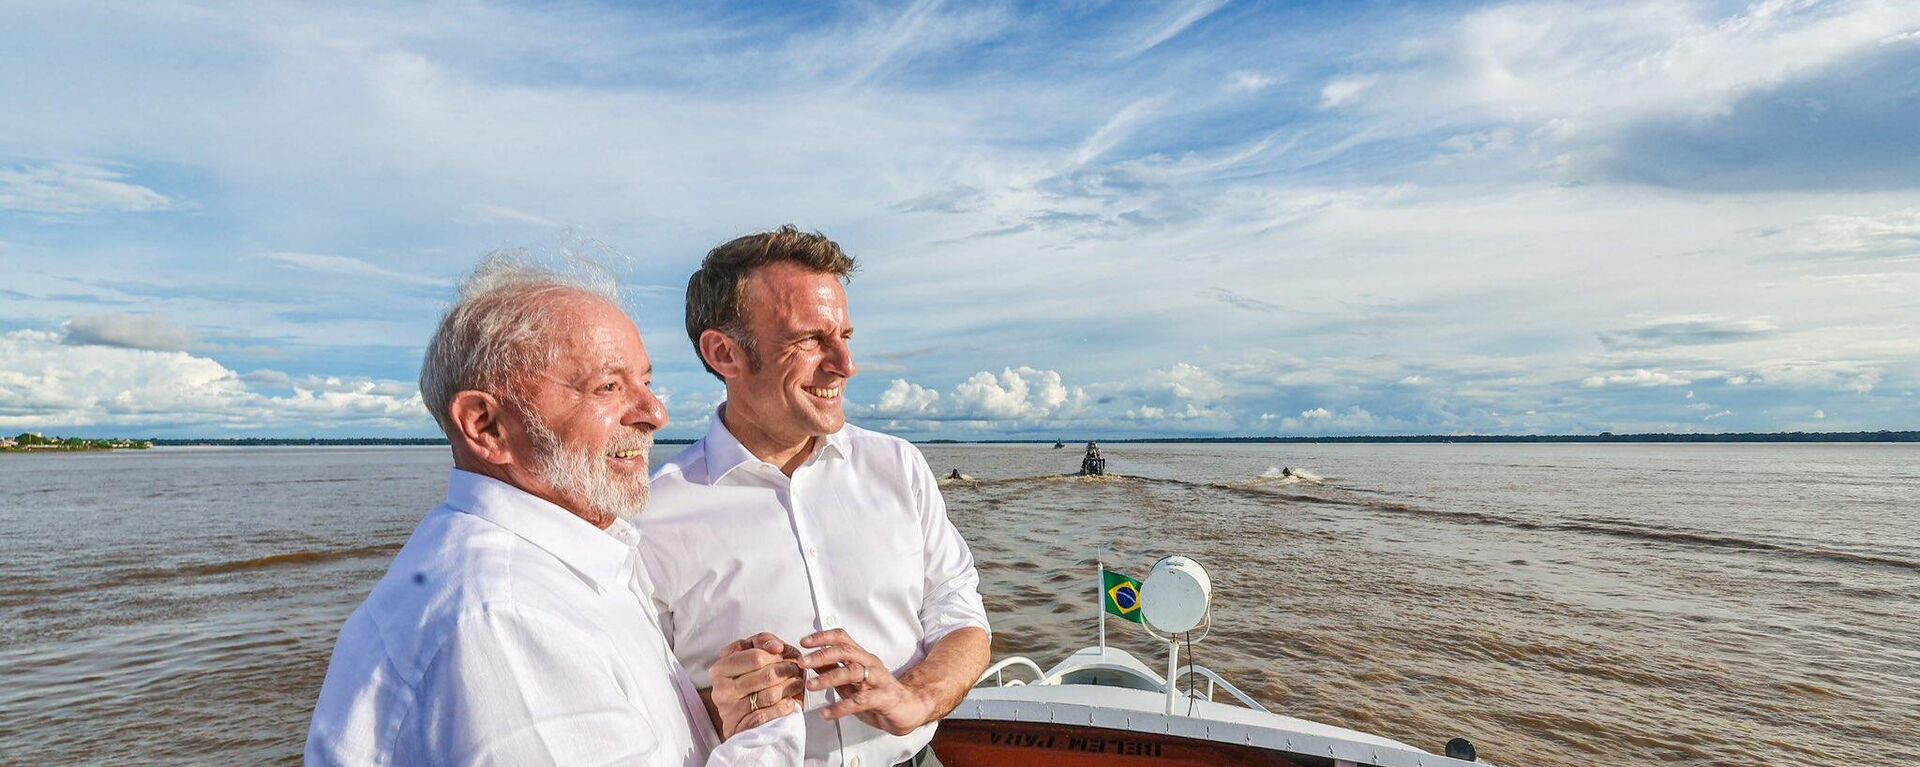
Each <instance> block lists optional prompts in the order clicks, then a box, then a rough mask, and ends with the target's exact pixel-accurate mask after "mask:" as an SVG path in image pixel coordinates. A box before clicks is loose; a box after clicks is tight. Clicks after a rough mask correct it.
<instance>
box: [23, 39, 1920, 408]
mask: <svg viewBox="0 0 1920 767" xmlns="http://www.w3.org/2000/svg"><path fill="white" fill-rule="evenodd" d="M0 6H5V7H0V14H4V16H5V17H6V18H7V19H8V23H7V24H6V25H5V27H4V28H0V430H12V429H28V428H32V429H39V430H43V431H48V432H52V433H65V434H133V435H159V436H185V435H198V436H225V435H237V436H246V435H260V436H306V435H316V436H357V435H369V436H387V435H430V434H432V433H433V431H434V430H433V425H432V421H431V420H430V419H429V417H428V416H427V415H426V413H425V412H424V411H423V410H422V409H421V407H420V404H419V400H418V396H417V393H416V390H415V386H414V383H413V381H414V377H415V374H416V371H417V368H418V360H419V355H420V351H421V348H422V347H423V346H424V344H425V341H426V339H427V336H428V334H429V333H431V331H432V326H433V323H434V321H435V319H436V318H437V316H438V313H439V312H440V311H441V310H442V309H443V308H444V306H445V304H446V302H447V301H448V300H449V299H450V297H451V294H452V285H453V283H454V282H455V281H456V280H457V279H458V277H459V276H460V275H461V274H462V273H463V272H464V271H466V270H467V269H469V268H471V267H472V266H473V265H474V264H475V263H476V262H477V260H478V259H479V257H480V256H481V255H483V254H484V253H485V252H487V251H489V250H491V249H493V248H497V247H502V246H531V247H535V248H541V249H553V248H557V247H560V246H562V245H567V244H570V246H571V247H574V248H584V249H586V250H590V251H592V252H595V253H598V254H599V257H600V258H602V259H604V260H606V261H608V262H609V263H612V264H615V265H616V266H617V267H618V268H619V269H620V271H621V273H622V275H623V281H624V282H625V284H626V288H627V296H628V298H629V306H630V310H631V313H632V314H633V316H634V318H635V319H636V321H638V322H639V324H640V326H641V329H642V332H643V334H644V335H645V337H646V339H647V343H648V347H649V350H650V351H651V352H652V354H653V357H654V359H655V362H656V364H657V365H658V368H659V375H658V381H659V384H660V386H661V388H662V389H664V390H665V391H666V392H667V393H668V395H669V403H670V407H671V412H672V418H673V424H672V426H671V427H670V428H669V434H670V435H672V436H691V435H694V434H697V433H698V432H699V431H700V430H702V429H704V427H705V423H706V418H707V417H708V415H709V413H710V412H711V409H712V407H713V405H714V403H715V402H716V401H717V400H718V399H719V397H720V387H719V385H718V383H717V382H715V381H714V380H712V379H711V378H710V377H707V376H706V375H705V374H704V373H703V372H702V371H701V370H700V367H699V364H698V362H697V361H696V360H695V359H694V357H693V352H692V349H691V347H690V346H689V344H688V343H687V341H686V339H685V336H684V334H683V333H682V332H681V330H680V316H681V315H680V313H681V309H682V307H681V302H680V291H681V289H682V286H684V284H685V278H686V275H687V274H688V273H689V272H691V270H692V269H693V268H694V266H695V265H696V264H697V262H698V260H699V258H700V257H701V255H703V254H704V252H705V251H706V250H707V249H708V248H710V247H712V246H713V245H714V244H716V243H718V242H720V241H723V240H725V239H727V238H730V237H733V236H736V235H738V234H742V233H746V232H750V231H758V230H762V229H767V228H771V227H774V226H778V225H780V224H784V223H793V224H796V225H798V226H801V227H803V228H807V229H817V230H820V231H823V232H825V233H827V234H828V235H829V236H832V237H834V238H835V239H837V240H839V241H840V242H841V243H842V244H843V245H844V246H845V247H846V248H847V249H848V250H849V251H850V252H852V253H853V254H854V255H855V256H857V257H858V258H859V259H860V261H861V264H862V269H861V271H860V273H859V274H858V275H856V277H855V279H854V281H853V283H852V285H851V286H850V288H849V294H850V300H851V303H852V310H853V316H854V320H855V323H856V324H857V325H858V326H859V328H860V336H859V341H858V345H857V346H856V347H855V351H856V355H857V358H858V360H859V361H860V363H861V367H862V372H861V374H860V375H859V376H858V377H857V378H855V379H854V380H853V382H852V383H851V384H850V386H849V398H850V403H849V404H850V409H851V410H852V412H853V416H854V418H855V420H856V421H857V422H860V423H864V424H866V425H869V426H873V427H877V428H882V429H886V430H891V431H894V432H897V433H901V434H904V435H908V436H913V437H916V438H942V437H946V438H970V437H1015V436H1026V437H1040V438H1052V437H1054V436H1056V435H1058V436H1063V437H1068V438H1076V437H1080V438H1085V437H1136V436H1156V435H1165V436H1204V435H1267V434H1273V435H1312V434H1396V433H1466V432H1476V433H1502V434H1504V433H1590V432H1597V431H1602V430H1611V431H1616V432H1627V431H1772V430H1802V429H1804V430H1852V429H1881V428H1893V429H1912V428H1920V398H1916V396H1915V391H1916V389H1920V340H1916V335H1917V334H1916V333H1915V332H1914V330H1913V329H1914V328H1915V327H1920V130H1915V129H1914V126H1916V125H1920V74H1917V73H1920V5H1915V4H1913V3H1902V2H1885V3H1876V2H1761V3H1752V4H1741V3H1684V2H1664V3H1641V2H1622V3H1606V4H1588V3H1491V4H1485V3H1406V4H1392V3H1302V4H1278V3H1262V4H1255V3H1234V2H1217V1H1209V2H1175V3H1164V4H1148V3H1141V4H1133V3H1102V2H1061V3H1054V4H1000V3H988V4H951V3H937V2H915V3H912V4H881V5H866V4H836V5H821V6H811V7H807V8H802V9H795V8H792V7H789V6H788V5H786V4H771V3H770V4H764V5H753V4H733V5H711V6H708V5H702V4H696V5H694V6H693V7H684V6H680V5H660V6H647V5H629V4H599V3H537V4H514V3H491V2H479V1H471V2H460V3H447V4H435V3H419V4H404V5H393V4H384V3H383V4H367V5H359V4H353V3H313V4H241V5H238V6H235V5H220V6H201V5H195V4H190V3H165V2H162V3H131V2H129V3H85V2H74V3H60V4H44V3H42V4H21V5H19V6H17V7H14V6H12V4H8V3H0Z"/></svg>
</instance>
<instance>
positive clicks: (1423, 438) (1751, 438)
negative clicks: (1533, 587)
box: [152, 431, 1920, 447]
mask: <svg viewBox="0 0 1920 767" xmlns="http://www.w3.org/2000/svg"><path fill="white" fill-rule="evenodd" d="M1053 441H1054V440H1051V439H958V440H957V439H929V440H915V443H916V444H922V445H1044V444H1048V443H1051V442H1053ZM1086 441H1087V440H1086V439H1084V438H1076V439H1073V440H1067V442H1068V445H1069V446H1077V445H1080V444H1084V443H1085V442H1086ZM1093 441H1094V442H1105V443H1110V444H1148V443H1163V444H1444V443H1465V444H1508V443H1511V444H1528V443H1611V442H1628V443H1632V442H1654V443H1658V442H1676V443H1688V442H1700V443H1732V442H1816V443H1817V442H1920V431H1830V432H1802V431H1789V432H1742V433H1726V434H1670V433H1656V434H1610V433H1601V434H1416V435H1407V436H1385V435H1357V436H1341V437H1131V438H1124V439H1100V438H1096V439H1094V440H1093ZM152 442H153V444H154V446H155V447H378V446H445V445H446V444H447V441H446V440H445V439H441V438H438V437H392V438H381V437H365V438H355V437H347V438H298V437H241V438H221V439H190V438H179V439H154V440H152ZM655 442H656V443H658V444H662V445H690V444H693V442H694V440H691V439H660V440H655Z"/></svg>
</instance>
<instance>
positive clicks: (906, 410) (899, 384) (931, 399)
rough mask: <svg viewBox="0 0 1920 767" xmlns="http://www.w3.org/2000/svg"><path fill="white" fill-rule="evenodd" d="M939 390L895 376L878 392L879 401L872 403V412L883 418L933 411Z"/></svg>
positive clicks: (905, 416)
mask: <svg viewBox="0 0 1920 767" xmlns="http://www.w3.org/2000/svg"><path fill="white" fill-rule="evenodd" d="M939 399H940V392H937V391H934V390H932V389H929V388H926V387H924V386H920V385H919V384H914V383H909V382H907V381H906V380H904V379H899V378H895V379H893V383H891V384H888V385H887V390H886V391H884V392H881V393H880V401H879V402H877V403H874V406H873V410H872V413H873V414H874V415H877V416H880V417H883V418H915V417H924V416H927V415H931V414H932V413H933V406H934V403H935V402H938V401H939Z"/></svg>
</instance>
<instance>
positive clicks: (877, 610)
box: [638, 406, 988, 767]
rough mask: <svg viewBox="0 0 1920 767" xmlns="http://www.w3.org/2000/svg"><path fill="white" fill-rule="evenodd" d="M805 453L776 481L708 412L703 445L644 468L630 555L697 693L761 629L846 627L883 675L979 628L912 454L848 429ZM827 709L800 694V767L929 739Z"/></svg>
mask: <svg viewBox="0 0 1920 767" xmlns="http://www.w3.org/2000/svg"><path fill="white" fill-rule="evenodd" d="M723 407H724V406H723ZM816 442H817V447H816V448H815V450H814V453H813V455H811V456H810V457H808V459H807V461H806V462H805V463H803V464H801V465H800V467H799V468H797V469H795V470H794V472H793V477H792V478H791V479H789V478H788V477H787V476H786V475H785V474H782V473H781V471H780V469H779V467H777V466H774V465H773V464H770V463H767V462H765V461H762V460H760V459H758V458H755V457H754V456H753V454H751V453H749V452H747V449H746V448H745V447H742V446H741V445H740V442H739V440H737V439H735V438H734V436H733V435H732V434H731V433H729V432H728V431H727V428H726V426H725V425H724V424H723V423H722V419H721V414H720V413H718V412H716V413H715V415H714V417H713V422H712V424H711V425H710V426H709V427H708V429H707V435H706V436H705V437H704V438H702V439H701V440H700V441H699V442H696V443H694V444H692V445H690V446H688V447H687V448H686V449H685V450H684V451H682V452H681V453H680V454H679V455H677V456H674V457H673V458H672V459H671V460H668V461H667V462H665V463H663V464H661V465H660V467H659V469H658V470H656V471H655V472H654V476H653V499H652V500H651V501H650V502H649V504H648V507H647V513H645V514H642V515H641V516H640V519H639V522H638V524H639V528H640V551H641V553H642V555H643V556H642V560H643V561H644V562H645V567H646V569H647V573H648V575H649V576H650V577H651V578H652V580H653V584H654V586H655V588H654V591H653V596H654V604H655V607H656V608H657V609H659V610H660V611H661V627H662V628H663V629H664V630H665V631H666V634H667V639H668V640H669V641H670V642H671V643H672V645H673V652H674V654H675V655H678V656H679V657H680V662H681V663H683V664H685V665H686V666H687V668H689V669H692V673H693V679H694V684H695V685H698V686H700V687H710V686H711V682H709V681H708V679H707V674H706V669H707V667H708V666H709V665H711V664H712V662H713V660H714V657H715V656H716V655H717V654H718V653H719V652H720V649H721V648H722V647H725V646H726V645H727V644H728V643H730V642H732V641H734V640H736V639H741V638H744V637H748V636H751V635H753V634H755V633H757V632H761V631H769V632H772V633H773V634H774V635H776V636H779V637H780V638H781V639H783V640H786V641H787V642H798V641H799V640H800V638H801V637H804V636H806V635H808V634H811V633H814V632H816V631H823V630H826V629H833V628H840V629H845V630H846V632H847V633H848V634H849V635H850V636H852V637H853V639H854V641H856V642H858V643H860V646H862V647H864V648H866V649H867V651H868V652H871V653H873V654H874V655H876V656H878V657H879V658H880V659H881V660H883V661H885V662H886V665H887V667H888V668H890V669H892V670H893V671H894V673H896V674H897V673H901V672H903V671H904V670H905V669H906V668H907V667H909V666H911V665H913V664H915V663H918V662H919V661H920V659H921V658H923V657H925V656H926V652H927V650H928V649H930V648H931V647H932V646H933V645H934V643H936V642H938V641H940V639H941V638H942V637H945V636H946V635H948V634H950V633H952V632H953V631H955V630H957V629H961V628H966V627H968V626H974V627H978V628H980V629H982V630H987V629H988V626H987V612H986V608H985V607H984V606H983V605H982V604H981V601H980V592H979V585H980V577H979V574H978V573H976V572H975V571H974V566H973V552H972V551H971V550H969V549H968V548H967V542H966V540H964V539H963V538H961V537H960V531H959V530H956V529H954V526H953V523H952V522H950V521H948V519H947V506H946V502H945V501H944V500H942V499H941V497H940V486H939V482H938V481H937V480H936V479H934V476H933V472H932V471H931V470H929V469H928V468H927V462H926V459H925V458H924V457H922V456H921V455H920V451H919V450H918V449H917V448H915V447H914V446H913V445H912V444H910V443H908V442H907V441H906V440H902V439H899V438H896V437H890V436H887V435H885V434H879V433H877V432H871V431H867V430H866V429H862V428H859V427H857V426H852V425H848V426H845V427H843V428H842V429H841V430H840V431H838V432H835V433H833V434H831V435H828V436H827V437H826V438H825V439H822V440H817V441H816ZM803 651H804V650H803ZM836 699H837V696H835V695H833V694H832V691H831V690H829V691H823V692H808V693H807V695H806V707H805V710H806V725H807V752H806V753H807V764H808V765H813V766H819V765H832V766H833V767H891V766H892V765H893V764H895V763H897V762H900V761H903V760H905V759H907V758H909V757H911V756H913V755H914V754H915V753H917V752H918V751H919V750H920V749H921V747H923V746H925V745H926V744H927V741H929V740H931V739H932V738H933V730H934V725H933V724H931V723H929V724H927V725H926V726H924V727H921V728H919V729H917V730H914V731H913V732H912V733H909V734H907V735H905V736H894V735H889V734H887V733H886V732H885V731H883V730H879V729H876V728H873V727H870V726H868V725H867V724H865V723H864V722H861V721H859V720H857V719H855V718H852V717H848V718H843V719H839V720H836V721H832V722H828V721H826V720H824V719H822V718H821V717H820V714H819V713H818V710H819V709H820V708H821V707H822V706H825V705H827V703H829V702H830V701H832V700H836Z"/></svg>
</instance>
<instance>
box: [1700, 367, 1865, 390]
mask: <svg viewBox="0 0 1920 767" xmlns="http://www.w3.org/2000/svg"><path fill="white" fill-rule="evenodd" d="M1884 375H1885V372H1884V371H1882V370H1881V369H1880V368H1879V367H1878V366H1875V365H1865V364H1861V363H1857V362H1846V361H1826V360H1769V361H1766V362H1762V363H1759V364H1757V365H1755V366H1753V369H1752V370H1751V371H1749V372H1747V373H1745V374H1743V375H1739V376H1734V377H1733V378H1729V379H1727V383H1729V384H1734V385H1754V386H1771V387H1779V388H1787V389H1827V390H1832V391H1849V392H1853V393H1856V394H1866V393H1868V392H1871V391H1873V389H1874V387H1875V386H1878V385H1879V384H1880V380H1881V378H1882V377H1883V376H1884ZM1735 379H1738V380H1739V383H1737V384H1736V383H1735Z"/></svg>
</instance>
